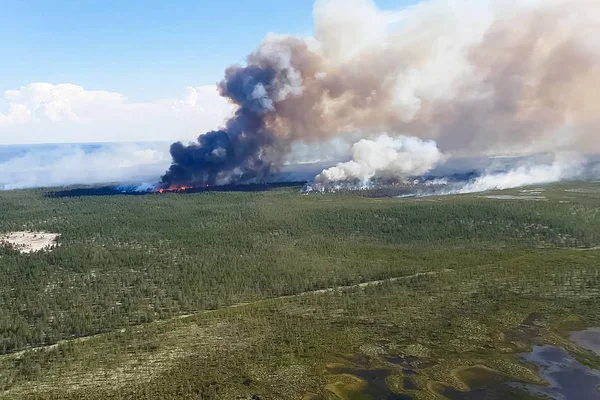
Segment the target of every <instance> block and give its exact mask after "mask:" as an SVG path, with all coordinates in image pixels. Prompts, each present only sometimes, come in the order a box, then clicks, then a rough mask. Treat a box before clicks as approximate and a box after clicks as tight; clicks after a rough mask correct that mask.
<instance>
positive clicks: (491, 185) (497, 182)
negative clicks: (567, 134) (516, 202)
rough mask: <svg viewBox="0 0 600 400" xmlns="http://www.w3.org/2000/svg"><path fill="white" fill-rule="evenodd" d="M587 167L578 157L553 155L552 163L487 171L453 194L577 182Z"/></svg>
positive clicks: (523, 164)
mask: <svg viewBox="0 0 600 400" xmlns="http://www.w3.org/2000/svg"><path fill="white" fill-rule="evenodd" d="M584 164H585V163H584V160H583V159H582V158H581V157H580V156H578V155H577V154H572V153H559V154H556V155H554V156H553V159H552V160H551V162H546V163H536V162H533V161H531V160H530V161H526V162H524V163H522V164H520V165H517V166H515V167H513V168H510V169H508V170H507V171H501V172H487V173H485V174H483V175H482V176H480V177H478V178H476V179H474V180H472V181H470V182H468V183H466V184H464V185H462V187H460V188H459V189H456V190H453V191H452V193H476V192H486V191H488V190H504V189H512V188H517V187H522V186H531V185H540V184H547V183H554V182H559V181H562V180H565V179H576V178H580V177H582V174H583V173H584V171H585V165H584Z"/></svg>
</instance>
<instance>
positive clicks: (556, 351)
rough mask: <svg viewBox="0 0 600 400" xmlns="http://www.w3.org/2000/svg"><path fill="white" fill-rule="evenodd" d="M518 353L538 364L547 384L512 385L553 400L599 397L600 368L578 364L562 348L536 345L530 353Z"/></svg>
mask: <svg viewBox="0 0 600 400" xmlns="http://www.w3.org/2000/svg"><path fill="white" fill-rule="evenodd" d="M519 356H520V357H521V358H522V359H523V360H525V361H528V362H530V363H533V364H535V365H536V366H538V367H539V372H538V373H539V375H540V377H542V378H543V379H544V380H545V381H546V382H548V386H538V385H522V384H513V387H517V388H522V389H525V390H527V391H529V392H530V393H532V394H534V395H538V396H547V397H549V398H552V399H556V400H593V399H600V392H599V391H598V388H599V387H600V371H596V370H593V369H591V368H589V367H587V366H585V365H583V364H581V363H579V361H577V360H575V359H574V358H573V357H571V356H570V355H569V354H568V353H567V352H566V351H564V350H563V349H560V348H557V347H554V346H535V347H534V348H533V351H532V352H531V353H527V354H520V355H519Z"/></svg>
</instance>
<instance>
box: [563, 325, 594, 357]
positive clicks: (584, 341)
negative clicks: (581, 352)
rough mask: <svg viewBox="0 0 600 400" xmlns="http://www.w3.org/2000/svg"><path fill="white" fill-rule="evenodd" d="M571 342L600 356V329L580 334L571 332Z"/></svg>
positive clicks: (591, 329) (587, 330)
mask: <svg viewBox="0 0 600 400" xmlns="http://www.w3.org/2000/svg"><path fill="white" fill-rule="evenodd" d="M570 339H571V341H572V342H573V343H576V344H577V345H579V346H580V347H583V348H584V349H587V350H590V351H593V352H594V353H596V355H598V356H600V328H590V329H586V330H585V331H581V332H572V333H571V337H570Z"/></svg>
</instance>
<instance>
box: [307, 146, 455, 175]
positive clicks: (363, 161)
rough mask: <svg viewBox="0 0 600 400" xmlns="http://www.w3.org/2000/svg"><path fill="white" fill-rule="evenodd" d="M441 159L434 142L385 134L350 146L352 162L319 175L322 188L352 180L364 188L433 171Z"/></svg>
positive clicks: (341, 164)
mask: <svg viewBox="0 0 600 400" xmlns="http://www.w3.org/2000/svg"><path fill="white" fill-rule="evenodd" d="M442 159H443V155H442V153H441V152H440V151H439V150H438V148H437V145H436V143H435V142H433V141H423V140H421V139H419V138H415V137H408V136H399V137H395V138H392V137H390V136H388V135H387V134H384V135H382V136H380V137H378V138H377V139H375V140H368V139H363V140H361V141H359V142H358V143H356V144H355V145H354V146H353V147H352V160H350V161H348V162H344V163H340V164H338V165H336V166H335V167H332V168H329V169H326V170H324V171H323V172H321V174H319V175H318V176H317V177H316V179H315V181H316V182H317V183H318V184H321V185H327V184H330V183H332V182H343V181H353V182H356V181H358V182H360V183H362V184H363V185H366V184H368V183H369V181H371V180H378V179H383V180H386V179H406V178H409V177H411V176H419V175H422V174H424V173H426V172H429V171H430V170H431V169H433V168H434V167H435V166H436V165H437V164H438V163H439V162H440V161H441V160H442Z"/></svg>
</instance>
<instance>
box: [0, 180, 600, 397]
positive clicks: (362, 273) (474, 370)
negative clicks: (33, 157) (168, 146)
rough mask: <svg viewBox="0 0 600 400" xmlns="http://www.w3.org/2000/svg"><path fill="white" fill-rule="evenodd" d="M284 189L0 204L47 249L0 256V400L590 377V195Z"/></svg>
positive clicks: (596, 270)
mask: <svg viewBox="0 0 600 400" xmlns="http://www.w3.org/2000/svg"><path fill="white" fill-rule="evenodd" d="M300 189H301V188H300V187H288V188H280V189H273V190H269V191H262V192H234V191H232V192H206V193H196V194H193V193H164V194H148V195H144V196H131V195H125V194H123V195H111V196H85V195H82V196H57V195H55V193H54V190H41V189H40V190H22V191H7V192H0V233H10V232H20V231H31V232H52V233H56V234H58V235H59V237H58V246H57V247H55V248H53V249H51V250H44V251H40V252H36V253H32V254H22V253H21V252H19V250H18V248H16V247H14V246H11V245H9V244H7V243H4V244H3V245H2V246H0V305H1V306H0V354H1V355H0V398H14V399H63V398H64V399H129V398H136V399H150V398H155V399H179V398H181V399H253V398H254V399H263V400H264V399H298V400H300V399H388V400H393V399H407V398H414V399H435V398H443V397H440V396H444V397H445V398H450V399H463V398H464V399H466V398H483V397H477V393H479V392H477V391H478V390H479V391H481V393H480V394H481V396H483V394H485V395H486V396H497V397H489V398H536V397H535V396H534V395H533V394H531V392H526V391H523V390H518V389H516V388H515V387H517V386H518V385H508V384H506V382H513V383H514V382H517V383H518V384H521V385H542V384H543V383H544V381H543V380H542V379H541V378H540V376H539V375H538V374H537V372H536V368H535V367H534V366H532V365H528V364H526V363H523V362H522V361H521V360H519V358H518V356H517V355H518V354H519V353H522V352H527V351H530V350H531V348H532V346H535V345H555V346H559V347H561V348H564V349H566V350H567V351H569V353H570V354H571V355H572V356H573V357H575V358H576V359H577V360H578V361H579V362H581V363H582V364H583V365H586V366H589V367H590V368H598V367H600V357H599V356H598V355H597V354H596V353H594V352H593V351H590V350H589V349H588V350H586V349H585V348H582V347H580V346H577V345H576V344H574V343H573V342H572V341H569V332H571V331H575V330H580V329H585V328H587V327H594V326H599V325H600V307H598V304H600V303H599V301H600V251H599V250H598V248H599V246H600V184H598V183H590V182H574V183H569V184H560V185H552V186H548V187H545V188H543V198H542V199H535V201H534V200H532V199H519V196H520V194H519V193H520V192H519V190H514V191H505V192H502V194H503V195H505V194H510V195H514V196H515V198H514V199H509V200H503V199H494V198H487V197H485V196H487V194H485V195H481V194H472V195H461V196H439V197H424V198H414V199H399V198H376V197H375V198H373V197H372V196H365V195H364V194H361V193H339V194H318V193H309V194H305V193H301V192H300ZM407 371H408V372H407ZM382 382H383V383H382ZM507 393H508V394H507ZM467 394H471V395H473V396H475V397H464V396H467ZM361 396H362V397H361ZM394 396H395V397H394ZM461 396H463V397H461ZM506 396H512V397H506Z"/></svg>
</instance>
